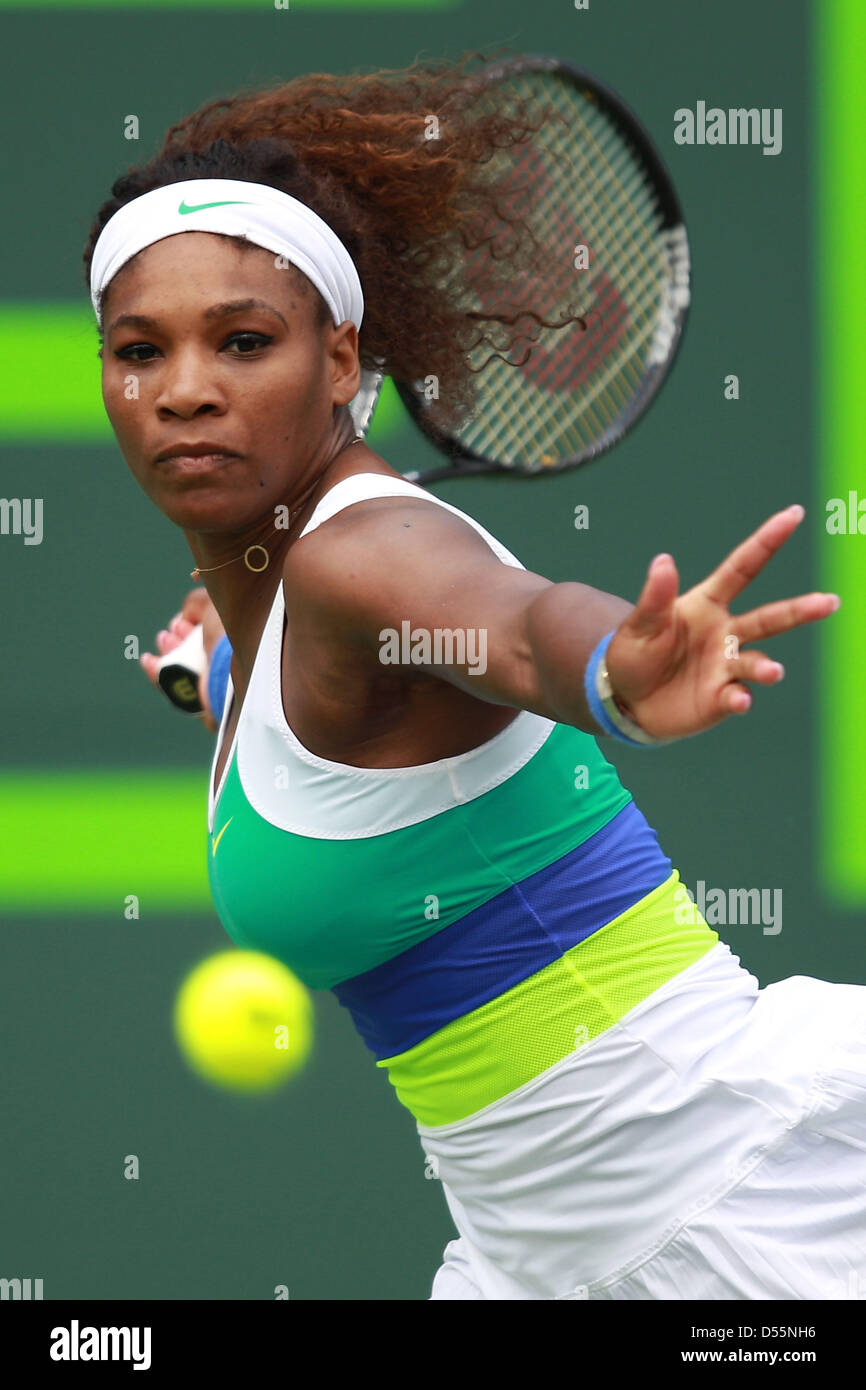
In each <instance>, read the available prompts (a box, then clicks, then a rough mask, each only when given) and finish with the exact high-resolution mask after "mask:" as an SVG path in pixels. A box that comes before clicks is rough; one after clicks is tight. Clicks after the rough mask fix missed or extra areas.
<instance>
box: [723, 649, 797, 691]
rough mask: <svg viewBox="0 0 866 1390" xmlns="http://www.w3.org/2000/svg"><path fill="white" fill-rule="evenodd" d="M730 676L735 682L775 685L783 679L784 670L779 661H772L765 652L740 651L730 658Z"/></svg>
mask: <svg viewBox="0 0 866 1390" xmlns="http://www.w3.org/2000/svg"><path fill="white" fill-rule="evenodd" d="M730 666H731V676H732V677H733V678H734V679H735V681H758V682H759V683H760V684H761V685H775V684H776V682H777V681H780V680H782V679H783V678H784V675H785V668H784V666H783V665H782V663H781V661H773V659H772V657H769V656H767V654H766V652H756V651H748V652H743V651H741V652H740V654H739V656H736V657H733V658H731V661H730Z"/></svg>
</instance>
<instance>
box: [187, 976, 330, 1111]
mask: <svg viewBox="0 0 866 1390" xmlns="http://www.w3.org/2000/svg"><path fill="white" fill-rule="evenodd" d="M174 1030H175V1037H176V1038H177V1042H178V1046H179V1047H180V1050H181V1052H182V1053H183V1055H184V1057H185V1058H186V1060H187V1062H188V1063H189V1065H190V1066H191V1067H192V1068H193V1070H194V1071H195V1072H196V1073H197V1074H198V1075H199V1076H201V1077H204V1079H205V1080H206V1081H210V1082H213V1083H215V1084H216V1085H218V1086H226V1087H228V1088H229V1089H230V1090H235V1091H267V1090H271V1089H273V1088H274V1087H275V1086H279V1085H281V1084H282V1083H283V1082H284V1081H287V1080H288V1078H289V1077H290V1076H292V1075H293V1074H294V1073H295V1072H297V1071H298V1070H299V1069H300V1068H301V1067H302V1066H303V1065H304V1062H305V1061H306V1059H307V1056H308V1055H309V1052H310V1048H311V1046H312V1041H313V1001H312V999H311V998H310V994H309V992H308V990H307V989H306V987H305V986H304V985H302V984H301V982H300V980H298V979H297V978H296V976H294V975H293V974H292V972H291V970H289V969H288V968H287V967H286V966H285V965H283V964H282V962H281V961H278V960H275V959H274V957H273V956H269V955H265V954H264V953H263V952H260V951H220V952H219V953H218V954H217V955H215V956H210V957H209V958H208V959H207V960H204V961H202V962H201V964H200V965H197V966H196V967H195V968H194V969H193V970H192V971H190V973H189V975H188V976H187V977H186V979H185V980H184V982H183V984H182V985H181V987H180V990H179V991H178V995H177V999H176V1001H175V1007H174Z"/></svg>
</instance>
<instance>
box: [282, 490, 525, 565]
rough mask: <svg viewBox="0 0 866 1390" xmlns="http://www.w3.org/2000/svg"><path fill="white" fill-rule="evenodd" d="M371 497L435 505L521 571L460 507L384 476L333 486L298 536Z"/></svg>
mask: <svg viewBox="0 0 866 1390" xmlns="http://www.w3.org/2000/svg"><path fill="white" fill-rule="evenodd" d="M371 497H414V498H416V499H418V500H420V501H422V502H435V503H436V505H437V507H444V508H445V510H446V511H447V512H453V514H454V516H459V517H460V518H461V519H462V520H463V521H465V522H467V523H468V525H470V526H471V527H472V529H473V530H474V531H477V532H478V534H479V535H480V536H483V537H484V539H485V540H486V542H487V544H488V545H489V546H490V549H491V550H492V551H493V552H494V554H495V555H496V556H497V558H498V559H500V560H501V561H502V563H503V564H504V565H514V566H515V567H516V568H517V569H523V568H524V566H523V565H522V564H521V563H520V561H519V560H518V559H517V557H516V556H514V555H512V553H511V551H510V550H506V548H505V546H504V545H503V544H502V543H501V542H500V541H498V540H497V539H496V537H495V536H491V534H490V532H489V531H485V529H484V527H483V526H482V525H481V523H480V522H478V521H475V520H474V519H473V518H472V517H471V516H467V515H466V513H465V512H461V510H460V508H459V507H452V506H451V504H450V502H443V500H442V498H441V497H434V496H433V493H432V492H427V491H426V489H425V488H423V487H419V486H418V484H417V483H409V482H407V481H406V479H405V478H389V477H387V476H386V475H385V474H384V473H354V474H353V475H352V477H351V478H344V479H343V481H342V482H341V483H337V484H335V486H334V487H332V488H331V489H330V490H329V491H328V492H326V493H325V495H324V497H323V498H322V499H321V500H320V502H319V503H318V505H317V506H316V508H315V510H314V511H313V515H312V516H311V517H310V519H309V521H308V522H307V524H306V526H305V527H304V529H303V531H302V532H301V536H306V534H307V532H308V531H315V529H316V527H317V526H321V524H322V522H323V521H330V519H331V517H332V516H335V515H336V514H337V512H341V511H342V510H343V508H344V507H351V505H352V503H353V502H365V501H366V500H367V499H368V498H371ZM301 536H299V537H298V540H300V539H301Z"/></svg>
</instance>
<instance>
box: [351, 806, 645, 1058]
mask: <svg viewBox="0 0 866 1390" xmlns="http://www.w3.org/2000/svg"><path fill="white" fill-rule="evenodd" d="M671 872H672V865H671V861H670V859H668V857H667V855H665V854H663V853H662V850H661V848H660V846H659V842H658V838H657V836H656V832H655V831H654V830H653V828H652V826H651V825H650V824H649V823H648V821H647V820H646V818H645V817H644V815H643V814H642V812H641V811H640V810H639V809H638V807H637V806H636V805H635V803H634V802H633V801H630V802H629V803H628V805H627V806H624V807H623V809H622V810H621V811H620V812H619V813H618V814H617V815H616V816H614V817H613V819H612V820H611V821H609V822H608V823H607V825H605V826H603V827H602V828H601V829H600V830H598V831H597V832H596V834H595V835H592V836H590V838H589V839H588V840H586V841H584V843H583V844H582V845H579V846H578V847H577V849H574V850H571V851H570V852H569V853H568V854H564V855H562V857H561V858H559V859H556V860H555V861H554V862H553V863H552V864H549V865H548V866H547V868H545V869H540V870H539V871H538V872H537V873H534V874H530V875H529V877H528V878H524V879H522V880H520V882H517V883H513V884H512V885H511V886H510V887H509V888H507V889H506V890H505V891H504V892H502V893H499V894H497V896H496V897H495V898H492V899H491V900H490V901H489V902H486V903H484V904H483V905H482V906H481V907H479V908H476V909H475V910H474V911H473V912H469V913H467V914H466V916H465V917H461V918H460V920H459V921H457V922H452V923H450V924H449V925H448V926H446V927H443V928H442V930H441V931H439V932H436V933H435V934H434V935H433V936H430V937H427V938H426V939H425V940H424V941H421V942H419V943H418V944H417V945H416V946H412V947H410V949H409V950H408V951H403V952H402V953H401V954H400V955H398V956H394V957H393V958H392V959H391V960H389V961H385V963H384V964H382V965H378V966H376V967H375V968H374V969H373V970H368V971H366V972H365V973H364V974H363V975H356V976H354V977H353V978H352V979H350V980H343V981H342V982H341V983H340V984H339V985H335V986H334V991H333V992H334V994H335V995H336V996H337V999H338V1000H339V1001H340V1003H341V1004H342V1005H343V1006H344V1008H346V1009H348V1010H349V1012H350V1014H351V1015H352V1019H353V1021H354V1024H355V1027H356V1028H357V1030H358V1032H359V1033H360V1034H361V1036H362V1038H363V1039H364V1041H365V1043H366V1044H367V1046H368V1047H369V1048H370V1050H371V1051H372V1052H373V1053H374V1054H375V1056H376V1058H377V1059H379V1060H381V1059H382V1058H385V1057H394V1056H396V1055H397V1054H398V1053H401V1052H405V1051H406V1050H407V1049H408V1048H410V1047H414V1046H415V1044H416V1043H419V1042H421V1041H423V1039H424V1038H427V1037H429V1036H430V1035H431V1034H432V1033H435V1032H437V1031H438V1030H439V1029H440V1028H444V1027H445V1026H446V1024H448V1023H452V1022H453V1021H454V1020H455V1019H457V1018H462V1017H463V1015H464V1014H467V1013H471V1011H472V1010H473V1009H477V1008H480V1007H481V1005H482V1004H486V1003H488V1002H489V1001H490V1000H491V999H495V998H497V996H498V995H500V994H504V993H505V991H506V990H509V989H512V988H513V987H514V986H515V985H518V984H520V983H521V981H523V980H526V979H528V978H529V976H530V975H534V974H535V973H536V971H538V970H542V969H543V968H544V966H546V965H549V964H550V963H551V961H553V960H556V959H557V957H558V956H561V955H563V954H564V952H566V951H568V950H570V949H571V947H572V946H576V945H577V944H578V943H579V942H581V941H583V940H585V938H586V937H588V936H591V935H592V933H593V932H596V931H598V930H599V929H600V928H601V927H604V926H606V925H607V923H608V922H611V921H613V919H614V918H615V917H619V916H620V915H621V914H622V913H624V912H626V911H628V909H629V908H630V907H631V906H632V905H633V904H634V903H636V902H637V901H638V900H639V899H640V898H643V897H645V896H646V894H647V893H651V892H652V890H653V889H654V888H657V887H658V886H659V885H660V884H661V883H664V882H665V880H666V879H667V878H668V877H669V876H670V874H671Z"/></svg>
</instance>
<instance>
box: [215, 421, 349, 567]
mask: <svg viewBox="0 0 866 1390" xmlns="http://www.w3.org/2000/svg"><path fill="white" fill-rule="evenodd" d="M363 438H364V436H363V435H362V434H356V435H355V438H354V439H350V440H349V443H348V444H344V445H343V448H342V449H339V450H338V451H337V452H338V453H341V454H342V453H343V451H344V450H345V449H348V448H350V446H351V445H352V444H359V443H361V442H362V441H363ZM336 456H337V455H336V454H335V455H334V458H336ZM318 483H319V479H318V478H317V479H316V481H315V482H314V483H313V485H312V487H311V488H310V489H309V491H308V493H307V497H306V498H305V499H304V501H303V502H302V503H301V505H300V506H299V507H296V508H295V510H294V511H293V512H289V524H288V526H287V527H286V530H291V526H292V520H293V519H294V518H296V517H298V516H300V514H301V512H302V511H303V510H304V507H305V506H306V503H307V498H309V495H310V492H313V491H314V490H315V488H316V487H317V486H318ZM254 550H261V551H263V552H264V556H265V563H264V564H263V565H251V564H250V559H249V557H250V555H251V553H252V552H253V551H254ZM238 560H243V562H244V564H245V565H246V567H247V569H248V570H252V572H253V574H262V573H263V572H264V571H265V570H266V569H267V567H268V565H269V564H270V563H271V553H270V551H269V550H268V549H267V548H266V547H265V546H263V545H248V546H247V548H246V550H245V551H244V552H243V555H236V556H235V557H234V559H233V560H224V561H223V563H222V564H221V565H209V566H208V567H207V569H202V567H201V565H197V566H196V568H195V569H194V570H190V572H189V577H190V579H198V577H199V575H200V574H212V573H213V571H214V570H222V569H225V567H226V565H234V564H236V563H237V561H238Z"/></svg>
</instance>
